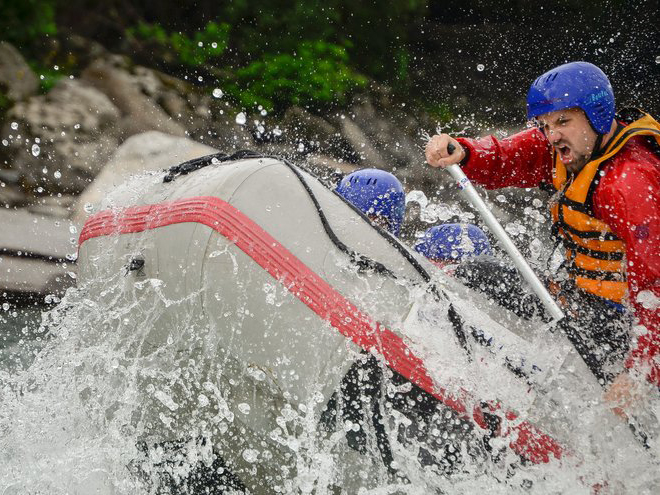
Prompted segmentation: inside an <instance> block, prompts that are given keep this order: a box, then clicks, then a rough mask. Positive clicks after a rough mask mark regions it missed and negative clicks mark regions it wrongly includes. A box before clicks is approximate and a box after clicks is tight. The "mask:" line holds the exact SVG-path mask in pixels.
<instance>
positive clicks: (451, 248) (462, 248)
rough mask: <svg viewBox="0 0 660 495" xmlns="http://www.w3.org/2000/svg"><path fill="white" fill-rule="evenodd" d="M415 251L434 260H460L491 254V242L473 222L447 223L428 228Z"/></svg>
mask: <svg viewBox="0 0 660 495" xmlns="http://www.w3.org/2000/svg"><path fill="white" fill-rule="evenodd" d="M415 251H417V252H419V253H421V254H423V255H424V256H426V257H427V258H428V259H430V260H433V261H446V260H460V259H463V258H467V257H470V256H479V255H481V254H485V255H490V254H492V251H491V249H490V242H489V241H488V237H486V234H485V233H484V231H483V230H481V229H480V228H479V227H477V226H476V225H472V224H459V223H446V224H443V225H436V226H435V227H431V228H430V229H428V230H427V231H426V232H425V233H424V235H423V236H422V238H421V239H420V241H419V242H418V243H417V244H416V245H415Z"/></svg>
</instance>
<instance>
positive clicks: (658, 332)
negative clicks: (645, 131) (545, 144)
mask: <svg viewBox="0 0 660 495" xmlns="http://www.w3.org/2000/svg"><path fill="white" fill-rule="evenodd" d="M617 162H618V163H614V164H612V165H611V166H609V167H608V168H607V169H605V176H604V177H603V179H602V180H601V183H600V184H599V185H598V187H597V188H596V191H595V194H594V214H595V215H596V217H597V218H599V219H601V220H602V221H604V222H605V223H607V224H608V225H609V226H610V228H611V229H612V230H613V231H614V233H615V234H616V235H617V236H618V237H619V238H620V239H621V240H623V241H624V242H625V244H626V263H627V265H626V274H627V278H628V297H629V300H630V303H631V304H632V306H633V308H634V310H635V317H636V319H637V320H638V323H639V324H640V325H643V326H644V327H645V329H641V330H642V334H641V335H640V336H639V337H638V339H637V342H636V343H635V344H633V348H632V351H631V353H630V356H629V359H628V361H627V363H626V365H627V366H628V367H648V366H650V372H649V373H648V375H647V376H648V378H649V380H651V381H652V382H654V383H656V384H658V385H659V386H660V361H659V359H660V159H658V157H656V156H655V155H654V154H653V153H652V151H651V150H649V149H645V148H644V147H640V146H638V145H635V144H633V146H632V147H631V149H630V152H628V153H626V154H625V155H623V156H622V157H621V159H618V160H617Z"/></svg>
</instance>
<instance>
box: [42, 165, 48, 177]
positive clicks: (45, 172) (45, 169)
mask: <svg viewBox="0 0 660 495" xmlns="http://www.w3.org/2000/svg"><path fill="white" fill-rule="evenodd" d="M41 173H42V174H44V175H46V174H47V173H48V169H47V168H46V167H44V168H42V169H41Z"/></svg>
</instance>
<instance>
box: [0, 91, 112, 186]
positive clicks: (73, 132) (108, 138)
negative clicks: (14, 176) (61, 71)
mask: <svg viewBox="0 0 660 495" xmlns="http://www.w3.org/2000/svg"><path fill="white" fill-rule="evenodd" d="M119 117H120V112H119V110H118V109H117V107H116V106H115V105H114V104H113V103H112V102H111V101H110V100H109V99H108V97H107V96H105V95H104V94H103V93H101V92H100V91H98V90H96V89H94V88H92V87H90V86H88V85H86V84H84V83H82V82H80V81H78V80H75V79H62V80H61V81H60V82H58V84H57V85H56V86H55V87H54V88H53V89H52V90H51V91H50V92H49V93H48V94H47V95H43V96H35V97H32V98H30V99H29V100H27V101H25V102H20V103H18V104H16V105H15V106H14V107H12V108H11V109H10V110H9V112H8V114H7V122H6V123H5V126H4V129H3V133H2V136H3V138H4V140H5V142H6V144H7V148H8V149H7V150H6V153H7V156H8V159H7V165H8V166H9V168H10V169H13V170H15V171H18V172H19V174H20V176H21V179H20V182H21V183H22V185H23V186H24V187H27V188H28V189H30V190H31V191H32V192H34V193H35V194H37V195H40V194H42V193H58V192H62V193H64V192H70V193H77V192H80V191H82V190H83V189H84V188H85V187H86V186H87V185H88V184H89V182H90V181H91V180H92V179H93V178H94V177H95V176H96V174H97V173H98V171H99V170H100V164H102V163H104V162H105V161H106V160H107V158H108V157H109V156H110V154H111V153H112V152H113V151H114V150H115V149H116V147H117V142H118V141H117V138H116V136H115V135H114V131H113V129H114V124H115V123H116V122H117V120H118V119H119ZM5 142H3V144H5Z"/></svg>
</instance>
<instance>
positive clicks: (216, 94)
mask: <svg viewBox="0 0 660 495" xmlns="http://www.w3.org/2000/svg"><path fill="white" fill-rule="evenodd" d="M223 94H224V93H223V92H222V90H221V89H220V88H215V89H214V90H213V97H214V98H222V95H223Z"/></svg>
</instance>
